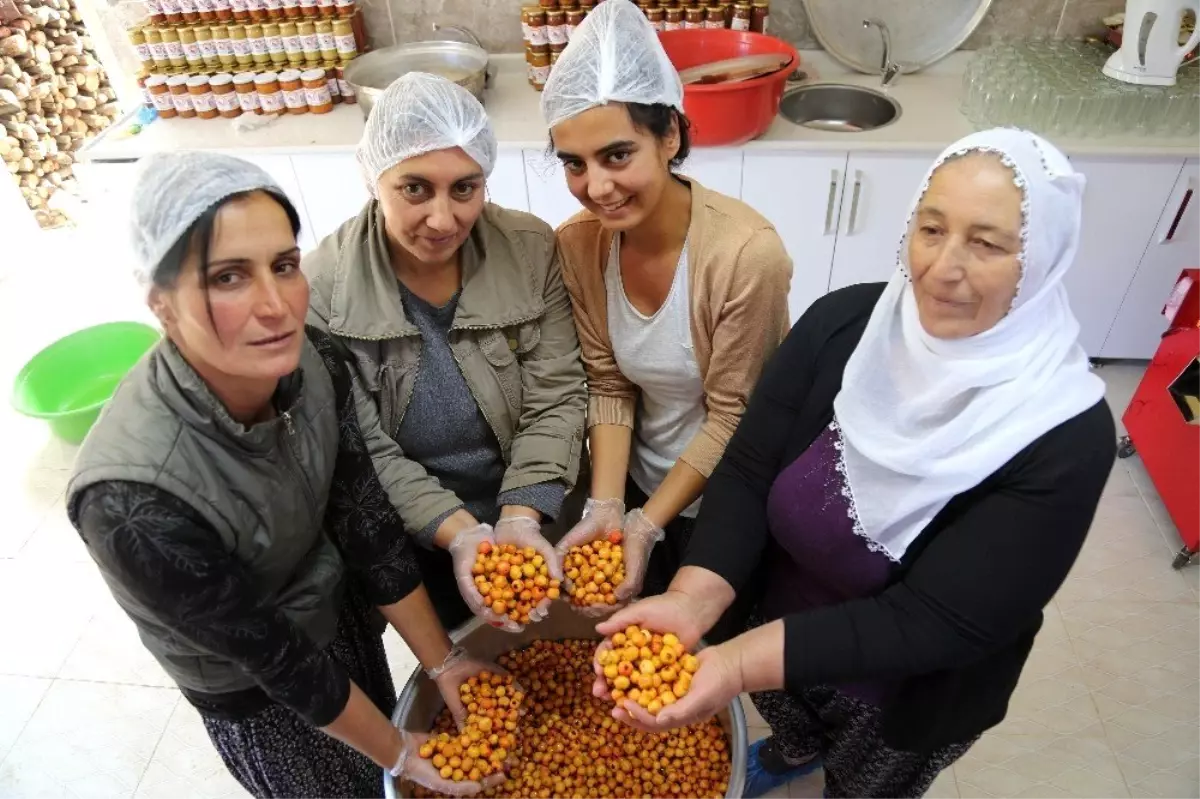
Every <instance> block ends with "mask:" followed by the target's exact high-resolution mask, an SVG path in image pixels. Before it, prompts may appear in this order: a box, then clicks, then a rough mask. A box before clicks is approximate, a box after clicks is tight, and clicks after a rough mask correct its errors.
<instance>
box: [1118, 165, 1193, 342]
mask: <svg viewBox="0 0 1200 799" xmlns="http://www.w3.org/2000/svg"><path fill="white" fill-rule="evenodd" d="M1198 189H1200V161H1198V160H1197V159H1194V158H1193V159H1190V160H1188V161H1187V163H1186V164H1185V165H1184V168H1183V170H1182V172H1180V173H1179V176H1178V178H1177V179H1176V181H1175V185H1174V188H1173V189H1172V191H1171V193H1170V197H1169V199H1168V200H1167V203H1166V207H1165V209H1164V210H1163V212H1162V215H1161V216H1160V217H1159V219H1158V225H1157V227H1156V228H1155V230H1154V234H1153V235H1152V237H1151V238H1150V244H1149V246H1147V247H1146V252H1145V254H1144V255H1143V256H1142V259H1141V263H1140V265H1139V266H1138V270H1137V274H1135V275H1134V277H1133V280H1132V281H1131V282H1130V283H1129V290H1128V291H1126V292H1125V297H1124V300H1123V301H1122V303H1121V309H1120V311H1119V312H1118V313H1117V317H1116V319H1115V320H1114V321H1113V324H1112V328H1111V329H1110V330H1109V332H1108V337H1107V338H1106V339H1105V341H1104V346H1103V348H1102V349H1101V350H1100V355H1101V356H1103V357H1105V358H1150V357H1152V356H1153V355H1154V351H1155V350H1156V349H1157V348H1158V344H1159V340H1160V338H1161V337H1162V334H1163V331H1164V330H1166V329H1167V320H1166V319H1165V318H1163V315H1162V308H1163V305H1164V304H1165V303H1166V301H1167V297H1168V296H1169V295H1170V294H1171V289H1172V288H1173V287H1174V285H1175V281H1176V280H1177V279H1178V278H1179V273H1180V271H1181V270H1183V269H1187V268H1189V267H1195V266H1197V265H1198V264H1200V198H1197V197H1196V192H1197V190H1198ZM1130 205H1132V203H1130ZM1130 210H1132V209H1130ZM1115 232H1117V233H1120V232H1121V231H1120V229H1119V228H1118V229H1116V231H1115Z"/></svg>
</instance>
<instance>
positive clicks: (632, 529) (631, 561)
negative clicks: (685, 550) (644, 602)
mask: <svg viewBox="0 0 1200 799" xmlns="http://www.w3.org/2000/svg"><path fill="white" fill-rule="evenodd" d="M622 532H623V533H624V536H625V537H624V539H623V543H624V545H625V580H624V581H623V582H622V583H621V584H620V585H618V586H617V590H616V591H613V594H615V595H616V597H617V601H618V602H628V601H629V600H631V599H633V598H634V597H635V596H637V595H638V594H639V593H641V591H642V582H643V581H644V580H645V579H646V566H647V565H648V564H649V563H650V553H651V551H653V549H654V545H655V544H657V543H658V542H659V541H662V540H663V539H664V538H666V537H667V534H666V532H665V531H664V530H663V529H662V528H661V527H659V526H658V525H656V524H655V523H654V522H652V521H650V520H649V519H648V518H646V514H644V513H642V509H641V508H634V509H633V510H631V511H629V513H627V514H625V525H624V530H623V531H622Z"/></svg>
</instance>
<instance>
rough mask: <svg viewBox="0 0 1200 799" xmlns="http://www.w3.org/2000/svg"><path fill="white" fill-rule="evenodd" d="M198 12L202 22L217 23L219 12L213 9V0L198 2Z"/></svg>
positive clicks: (199, 0) (200, 0)
mask: <svg viewBox="0 0 1200 799" xmlns="http://www.w3.org/2000/svg"><path fill="white" fill-rule="evenodd" d="M196 11H197V13H199V14H200V21H201V22H216V21H217V12H216V11H215V10H214V9H213V0H196Z"/></svg>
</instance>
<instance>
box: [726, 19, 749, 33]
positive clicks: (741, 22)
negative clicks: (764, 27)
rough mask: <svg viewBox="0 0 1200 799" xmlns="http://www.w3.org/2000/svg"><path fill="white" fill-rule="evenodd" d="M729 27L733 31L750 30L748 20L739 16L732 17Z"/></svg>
mask: <svg viewBox="0 0 1200 799" xmlns="http://www.w3.org/2000/svg"><path fill="white" fill-rule="evenodd" d="M729 27H731V28H732V29H733V30H735V31H748V30H750V20H748V19H742V18H741V17H734V18H733V24H732V25H730V26H729Z"/></svg>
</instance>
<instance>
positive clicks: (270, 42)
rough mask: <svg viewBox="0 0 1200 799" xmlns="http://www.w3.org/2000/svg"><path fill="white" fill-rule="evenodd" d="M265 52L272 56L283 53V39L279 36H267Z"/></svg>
mask: <svg viewBox="0 0 1200 799" xmlns="http://www.w3.org/2000/svg"><path fill="white" fill-rule="evenodd" d="M267 52H268V53H272V54H274V55H280V54H282V53H283V52H285V51H284V49H283V38H282V37H279V36H268V37H267Z"/></svg>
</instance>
